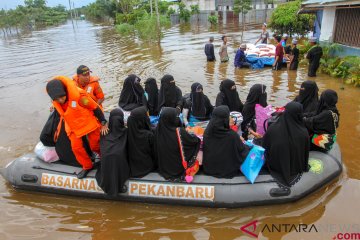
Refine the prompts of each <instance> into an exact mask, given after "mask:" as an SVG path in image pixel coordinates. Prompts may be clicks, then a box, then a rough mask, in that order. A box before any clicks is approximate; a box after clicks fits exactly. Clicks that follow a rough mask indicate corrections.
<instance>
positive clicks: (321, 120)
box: [305, 89, 340, 134]
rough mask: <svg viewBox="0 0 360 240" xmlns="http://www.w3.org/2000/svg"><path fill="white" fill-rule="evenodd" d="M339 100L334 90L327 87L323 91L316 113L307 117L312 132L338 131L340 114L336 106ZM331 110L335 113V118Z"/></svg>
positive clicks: (331, 132) (307, 123) (329, 132)
mask: <svg viewBox="0 0 360 240" xmlns="http://www.w3.org/2000/svg"><path fill="white" fill-rule="evenodd" d="M337 101H338V95H337V93H336V92H335V91H334V90H331V89H327V90H325V91H323V92H322V93H321V95H320V100H319V105H318V108H317V110H316V114H315V115H314V116H313V117H309V118H306V119H305V124H306V127H307V128H308V130H309V131H310V133H317V134H324V133H325V134H334V133H335V132H336V128H338V127H339V120H340V114H339V111H338V109H337V107H336V103H337ZM331 112H333V113H335V115H336V116H335V119H334V116H333V114H332V113H331ZM334 121H335V125H334ZM335 127H336V128H335Z"/></svg>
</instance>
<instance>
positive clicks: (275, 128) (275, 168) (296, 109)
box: [263, 102, 310, 187]
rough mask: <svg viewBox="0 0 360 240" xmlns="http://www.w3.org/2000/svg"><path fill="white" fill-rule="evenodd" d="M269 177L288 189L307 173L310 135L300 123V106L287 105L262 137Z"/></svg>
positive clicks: (301, 111)
mask: <svg viewBox="0 0 360 240" xmlns="http://www.w3.org/2000/svg"><path fill="white" fill-rule="evenodd" d="M263 147H264V148H265V160H266V164H267V166H268V168H269V171H270V174H271V175H272V176H273V177H274V178H275V179H276V180H277V181H278V182H279V183H280V184H281V185H282V186H284V187H291V186H292V185H294V184H295V183H296V182H297V181H298V180H299V179H300V177H301V175H302V173H303V172H304V171H307V170H308V160H309V148H310V142H309V134H308V132H307V130H306V128H305V125H304V122H303V110H302V105H301V104H300V103H297V102H290V103H288V104H287V105H286V106H285V111H284V113H283V114H281V115H280V117H279V119H278V121H276V122H275V123H273V124H271V125H270V127H269V129H268V130H267V132H266V133H265V135H264V138H263Z"/></svg>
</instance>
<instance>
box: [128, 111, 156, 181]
mask: <svg viewBox="0 0 360 240" xmlns="http://www.w3.org/2000/svg"><path fill="white" fill-rule="evenodd" d="M127 127H128V149H129V164H130V169H131V176H132V177H143V176H145V175H146V174H148V173H149V172H151V171H153V170H154V169H155V166H156V164H155V159H154V146H153V145H154V134H153V132H152V131H151V130H150V119H149V117H148V113H147V110H146V108H145V107H139V108H135V109H134V110H132V111H131V114H130V116H129V118H128V121H127Z"/></svg>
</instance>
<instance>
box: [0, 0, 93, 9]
mask: <svg viewBox="0 0 360 240" xmlns="http://www.w3.org/2000/svg"><path fill="white" fill-rule="evenodd" d="M46 2H47V5H48V6H50V7H54V6H57V5H59V4H61V5H64V6H66V7H69V0H47V1H46ZM71 2H74V3H75V7H81V6H85V5H88V4H89V3H91V2H95V0H71ZM17 5H24V0H0V9H1V8H4V9H10V8H16V6H17Z"/></svg>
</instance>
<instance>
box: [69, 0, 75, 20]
mask: <svg viewBox="0 0 360 240" xmlns="http://www.w3.org/2000/svg"><path fill="white" fill-rule="evenodd" d="M69 8H70V16H71V22H72V24H73V26H74V19H73V14H72V10H71V1H70V0H69Z"/></svg>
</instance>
